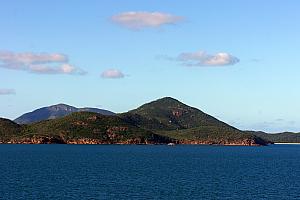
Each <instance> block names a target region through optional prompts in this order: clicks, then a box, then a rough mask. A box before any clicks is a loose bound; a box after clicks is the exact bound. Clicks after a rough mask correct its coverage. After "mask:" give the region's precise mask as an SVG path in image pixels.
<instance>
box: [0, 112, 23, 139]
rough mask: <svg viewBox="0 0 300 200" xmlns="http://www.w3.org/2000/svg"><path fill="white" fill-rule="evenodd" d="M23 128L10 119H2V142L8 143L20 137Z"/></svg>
mask: <svg viewBox="0 0 300 200" xmlns="http://www.w3.org/2000/svg"><path fill="white" fill-rule="evenodd" d="M21 132H22V127H21V126H20V125H18V124H16V123H14V122H13V121H11V120H9V119H4V118H0V142H1V141H2V142H6V141H8V140H9V139H11V138H12V137H15V136H18V135H20V134H21Z"/></svg>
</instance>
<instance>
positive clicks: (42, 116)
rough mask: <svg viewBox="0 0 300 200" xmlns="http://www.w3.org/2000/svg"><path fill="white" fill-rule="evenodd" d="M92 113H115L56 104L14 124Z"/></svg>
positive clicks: (32, 113) (27, 114)
mask: <svg viewBox="0 0 300 200" xmlns="http://www.w3.org/2000/svg"><path fill="white" fill-rule="evenodd" d="M83 111H84V112H94V113H99V114H102V115H107V116H112V115H115V113H113V112H111V111H108V110H104V109H98V108H76V107H74V106H70V105H67V104H57V105H52V106H48V107H43V108H39V109H36V110H34V111H32V112H29V113H25V114H23V115H21V116H20V117H18V118H16V119H15V120H14V122H16V123H18V124H31V123H34V122H39V121H43V120H47V119H57V118H61V117H64V116H67V115H69V114H71V113H74V112H83Z"/></svg>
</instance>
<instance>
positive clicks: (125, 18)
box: [111, 11, 183, 30]
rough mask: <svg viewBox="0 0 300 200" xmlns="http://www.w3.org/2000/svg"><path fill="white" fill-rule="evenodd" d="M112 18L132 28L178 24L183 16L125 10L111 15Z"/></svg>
mask: <svg viewBox="0 0 300 200" xmlns="http://www.w3.org/2000/svg"><path fill="white" fill-rule="evenodd" d="M111 20H112V21H113V22H115V23H117V24H119V25H121V26H124V27H126V28H129V29H132V30H140V29H143V28H157V27H161V26H163V25H167V24H177V23H179V22H181V21H183V17H180V16H175V15H171V14H168V13H161V12H141V11H138V12H124V13H120V14H117V15H114V16H112V17H111Z"/></svg>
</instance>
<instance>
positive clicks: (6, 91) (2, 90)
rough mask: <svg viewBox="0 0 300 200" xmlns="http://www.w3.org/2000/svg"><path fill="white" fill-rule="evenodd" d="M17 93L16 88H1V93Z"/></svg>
mask: <svg viewBox="0 0 300 200" xmlns="http://www.w3.org/2000/svg"><path fill="white" fill-rule="evenodd" d="M12 94H16V91H15V90H14V89H1V88H0V95H12Z"/></svg>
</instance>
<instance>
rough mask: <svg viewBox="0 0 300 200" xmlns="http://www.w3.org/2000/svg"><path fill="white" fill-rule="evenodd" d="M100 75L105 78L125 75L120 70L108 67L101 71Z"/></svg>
mask: <svg viewBox="0 0 300 200" xmlns="http://www.w3.org/2000/svg"><path fill="white" fill-rule="evenodd" d="M101 77H102V78H107V79H118V78H124V77H125V75H124V74H123V73H122V72H121V71H120V70H117V69H108V70H105V71H104V72H102V74H101Z"/></svg>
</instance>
